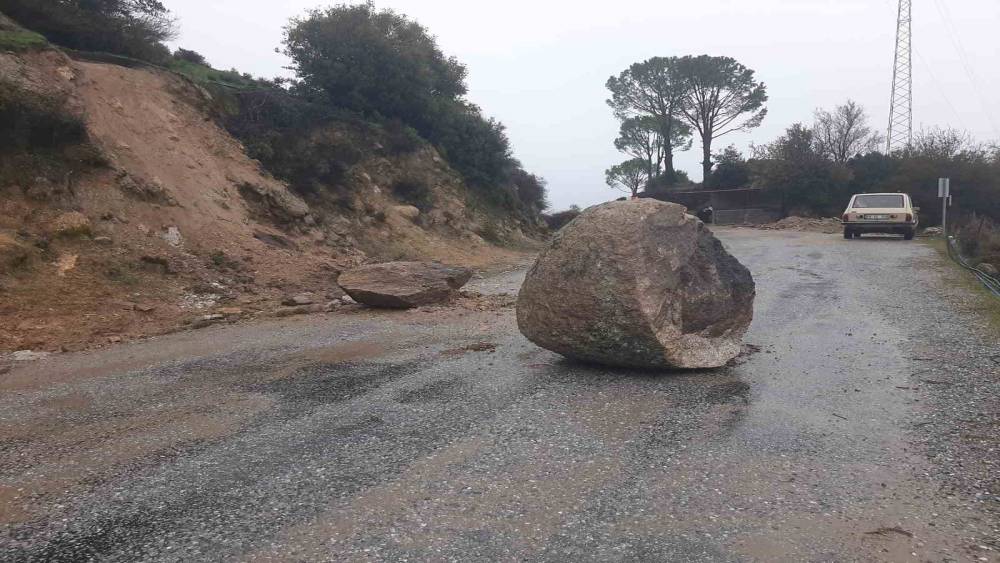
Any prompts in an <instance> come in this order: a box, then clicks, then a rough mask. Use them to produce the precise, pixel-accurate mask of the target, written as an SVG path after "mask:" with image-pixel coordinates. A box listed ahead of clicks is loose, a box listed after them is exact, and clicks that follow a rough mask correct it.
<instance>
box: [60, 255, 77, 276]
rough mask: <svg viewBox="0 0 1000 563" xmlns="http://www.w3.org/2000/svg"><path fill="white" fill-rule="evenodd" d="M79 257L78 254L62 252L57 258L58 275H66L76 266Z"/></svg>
mask: <svg viewBox="0 0 1000 563" xmlns="http://www.w3.org/2000/svg"><path fill="white" fill-rule="evenodd" d="M78 258H79V256H77V255H76V254H62V255H60V256H59V259H58V260H56V275H58V276H59V277H64V276H65V275H66V272H69V271H71V270H73V269H75V268H76V261H77V259H78Z"/></svg>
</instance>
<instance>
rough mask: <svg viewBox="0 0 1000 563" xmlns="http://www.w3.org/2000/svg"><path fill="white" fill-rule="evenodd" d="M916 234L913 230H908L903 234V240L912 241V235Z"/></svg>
mask: <svg viewBox="0 0 1000 563" xmlns="http://www.w3.org/2000/svg"><path fill="white" fill-rule="evenodd" d="M915 234H917V232H916V231H915V230H914V229H910V230H908V231H906V232H905V233H903V240H913V235H915Z"/></svg>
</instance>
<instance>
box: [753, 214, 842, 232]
mask: <svg viewBox="0 0 1000 563" xmlns="http://www.w3.org/2000/svg"><path fill="white" fill-rule="evenodd" d="M757 228H760V229H766V230H773V231H800V232H810V233H827V234H834V233H839V232H841V231H842V230H843V229H844V226H843V225H842V224H841V223H840V219H837V218H836V217H822V218H815V217H798V216H794V215H793V216H791V217H785V218H784V219H781V220H780V221H776V222H774V223H769V224H766V225H759V226H758V227H757Z"/></svg>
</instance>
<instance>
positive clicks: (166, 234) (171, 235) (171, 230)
mask: <svg viewBox="0 0 1000 563" xmlns="http://www.w3.org/2000/svg"><path fill="white" fill-rule="evenodd" d="M160 238H162V239H163V240H165V241H167V244H169V245H170V246H173V247H174V248H176V247H178V246H180V245H181V244H182V243H183V242H184V237H182V236H181V231H180V229H178V228H177V227H174V226H170V227H167V228H166V230H164V231H163V233H161V234H160Z"/></svg>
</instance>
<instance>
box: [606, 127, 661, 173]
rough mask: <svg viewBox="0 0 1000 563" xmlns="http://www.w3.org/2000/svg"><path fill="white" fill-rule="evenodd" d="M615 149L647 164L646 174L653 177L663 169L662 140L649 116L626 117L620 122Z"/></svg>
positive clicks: (657, 128)
mask: <svg viewBox="0 0 1000 563" xmlns="http://www.w3.org/2000/svg"><path fill="white" fill-rule="evenodd" d="M615 148H616V149H618V150H619V151H621V152H623V153H625V154H627V155H629V156H631V157H633V158H641V159H642V160H644V161H646V163H647V167H646V169H647V174H649V175H650V176H654V175H656V174H659V173H660V168H662V167H663V158H664V154H663V152H664V151H663V139H662V137H660V130H659V126H658V125H657V124H656V122H655V121H654V120H653V118H651V117H649V116H643V117H628V118H625V119H624V120H623V121H622V124H621V128H620V129H619V130H618V138H617V139H615Z"/></svg>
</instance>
